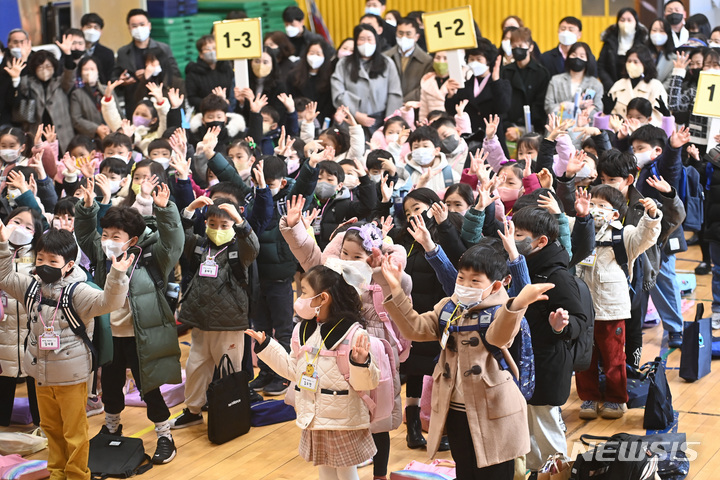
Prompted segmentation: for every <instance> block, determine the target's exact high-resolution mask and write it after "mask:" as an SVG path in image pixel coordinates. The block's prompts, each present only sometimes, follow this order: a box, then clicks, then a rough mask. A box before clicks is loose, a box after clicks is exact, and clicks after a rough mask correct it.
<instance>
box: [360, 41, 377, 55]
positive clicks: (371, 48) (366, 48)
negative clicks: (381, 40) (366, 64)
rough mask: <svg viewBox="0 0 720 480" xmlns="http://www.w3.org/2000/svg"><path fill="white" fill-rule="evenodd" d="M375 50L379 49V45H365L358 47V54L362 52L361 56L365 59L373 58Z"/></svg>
mask: <svg viewBox="0 0 720 480" xmlns="http://www.w3.org/2000/svg"><path fill="white" fill-rule="evenodd" d="M375 48H377V45H375V44H374V43H363V44H362V45H358V46H357V49H358V52H360V55H361V56H363V57H372V56H373V53H375Z"/></svg>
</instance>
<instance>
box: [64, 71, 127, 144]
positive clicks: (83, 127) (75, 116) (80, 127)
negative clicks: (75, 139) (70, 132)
mask: <svg viewBox="0 0 720 480" xmlns="http://www.w3.org/2000/svg"><path fill="white" fill-rule="evenodd" d="M98 89H99V90H100V93H102V94H103V96H104V95H105V86H104V85H102V84H98ZM113 97H115V93H114V92H113ZM115 101H116V102H117V98H116V99H115ZM70 117H71V118H72V126H73V128H74V129H75V131H76V132H77V133H78V134H80V135H85V136H86V137H88V138H95V131H96V130H97V128H98V127H99V126H100V125H103V124H104V123H105V122H104V121H103V117H102V113H101V111H100V110H98V109H97V107H96V106H95V101H94V100H93V98H92V94H91V93H90V92H88V91H87V90H86V89H85V88H76V89H75V90H73V92H72V93H71V94H70Z"/></svg>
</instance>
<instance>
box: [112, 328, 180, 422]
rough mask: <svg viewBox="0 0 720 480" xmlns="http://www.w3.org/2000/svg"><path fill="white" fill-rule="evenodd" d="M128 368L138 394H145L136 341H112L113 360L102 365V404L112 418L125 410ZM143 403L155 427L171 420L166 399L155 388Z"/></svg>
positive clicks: (124, 339)
mask: <svg viewBox="0 0 720 480" xmlns="http://www.w3.org/2000/svg"><path fill="white" fill-rule="evenodd" d="M127 368H129V369H130V371H131V372H132V376H133V378H134V379H135V385H136V386H137V388H138V390H140V391H141V392H143V390H142V385H141V383H140V362H139V360H138V356H137V343H136V342H135V337H113V359H112V362H110V363H109V364H107V365H103V370H102V376H101V377H100V382H101V383H102V392H103V393H102V401H103V405H105V411H106V412H107V413H111V414H118V413H120V412H122V411H123V409H124V408H125V395H124V394H123V387H124V386H125V379H126V376H125V369H127ZM142 399H143V401H144V402H145V403H146V404H147V417H148V419H150V421H152V422H154V423H158V422H164V421H165V420H167V419H168V418H170V410H169V409H168V407H167V405H166V404H165V399H164V398H163V396H162V394H161V393H160V389H159V388H156V389H154V390H150V391H149V392H143V396H142Z"/></svg>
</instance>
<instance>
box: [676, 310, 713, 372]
mask: <svg viewBox="0 0 720 480" xmlns="http://www.w3.org/2000/svg"><path fill="white" fill-rule="evenodd" d="M703 313H704V306H703V304H702V303H698V304H697V310H696V312H695V321H694V322H683V323H684V328H683V342H682V347H681V356H680V378H682V379H684V380H686V381H688V382H694V381H695V380H698V379H700V378H702V377H704V376H705V375H707V374H708V373H710V365H711V363H712V325H711V323H710V322H711V319H710V318H703Z"/></svg>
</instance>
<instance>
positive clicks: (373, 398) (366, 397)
mask: <svg viewBox="0 0 720 480" xmlns="http://www.w3.org/2000/svg"><path fill="white" fill-rule="evenodd" d="M300 325H301V324H299V323H298V324H297V325H296V326H295V328H294V329H293V334H292V349H293V350H294V351H296V352H297V355H301V354H302V353H303V352H305V351H307V350H310V348H309V347H307V346H306V345H303V346H302V347H301V346H300ZM358 328H360V324H359V323H355V324H354V325H353V326H351V327H350V328H349V329H348V332H347V334H346V335H345V338H344V339H343V341H342V342H340V345H338V347H337V348H336V349H335V350H320V352H319V356H321V357H335V358H336V361H337V366H338V369H339V370H340V373H341V374H342V375H343V377H345V381H347V382H348V385H349V384H350V351H351V350H352V345H350V340H351V339H352V338H353V335H355V332H356V331H357V329H358ZM368 337H369V338H370V355H371V356H372V357H373V358H374V359H375V360H376V361H377V365H378V369H379V370H380V382H379V383H378V386H377V387H376V388H374V389H373V390H370V391H360V392H356V393H357V394H358V395H359V396H360V398H362V400H363V402H365V405H367V407H368V410H369V411H370V430H371V431H373V432H382V431H385V432H386V431H388V430H389V428H390V427H389V425H390V424H391V423H392V411H393V406H394V405H395V384H394V381H393V377H394V374H395V367H396V366H395V356H394V355H393V350H392V347H391V346H390V343H388V341H387V340H385V339H384V338H376V337H373V336H372V335H368ZM296 388H297V387H296V386H295V382H291V383H290V387H289V389H288V393H289V394H290V393H292V394H291V395H290V398H288V395H286V396H285V403H287V404H288V405H293V406H294V400H295V399H294V391H295V389H296ZM350 388H352V385H350ZM386 427H387V428H386Z"/></svg>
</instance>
